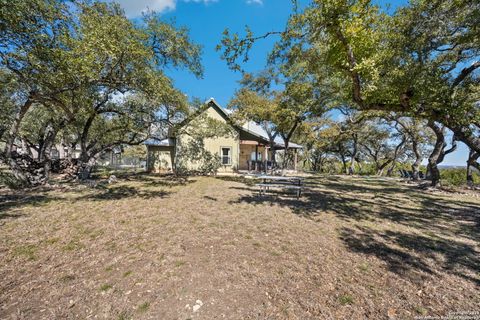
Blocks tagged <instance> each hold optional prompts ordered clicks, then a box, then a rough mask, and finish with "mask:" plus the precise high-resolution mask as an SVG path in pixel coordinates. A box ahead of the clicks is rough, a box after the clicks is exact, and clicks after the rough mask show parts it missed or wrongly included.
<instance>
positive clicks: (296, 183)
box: [256, 175, 304, 199]
mask: <svg viewBox="0 0 480 320" xmlns="http://www.w3.org/2000/svg"><path fill="white" fill-rule="evenodd" d="M257 178H259V179H262V180H263V183H259V184H257V185H256V186H257V187H259V188H260V195H261V194H262V193H263V194H266V192H267V190H270V188H272V189H287V190H295V192H296V196H297V199H299V198H300V196H301V194H302V190H303V189H304V187H303V180H304V179H303V178H301V177H285V176H268V175H261V176H258V177H257ZM275 182H277V183H275Z"/></svg>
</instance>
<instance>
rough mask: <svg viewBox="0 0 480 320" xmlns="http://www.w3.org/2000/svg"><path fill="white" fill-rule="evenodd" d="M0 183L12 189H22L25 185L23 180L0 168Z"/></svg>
mask: <svg viewBox="0 0 480 320" xmlns="http://www.w3.org/2000/svg"><path fill="white" fill-rule="evenodd" d="M0 185H4V186H7V187H8V188H10V189H13V190H17V189H22V188H25V187H26V186H27V184H26V183H25V181H22V180H19V179H18V178H16V177H15V175H13V174H12V173H11V172H9V171H7V170H0Z"/></svg>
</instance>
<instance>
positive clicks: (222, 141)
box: [176, 106, 240, 172]
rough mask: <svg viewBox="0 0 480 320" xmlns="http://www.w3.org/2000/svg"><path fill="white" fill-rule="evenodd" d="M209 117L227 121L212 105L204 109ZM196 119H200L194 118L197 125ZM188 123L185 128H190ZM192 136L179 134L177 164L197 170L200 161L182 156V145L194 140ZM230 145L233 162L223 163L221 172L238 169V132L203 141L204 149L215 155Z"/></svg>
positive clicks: (193, 122)
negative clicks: (185, 158) (187, 159)
mask: <svg viewBox="0 0 480 320" xmlns="http://www.w3.org/2000/svg"><path fill="white" fill-rule="evenodd" d="M204 112H205V113H206V114H207V116H208V117H210V118H213V119H215V120H217V121H221V122H222V123H227V122H226V120H225V119H224V118H223V117H222V116H221V115H220V114H219V113H218V112H217V111H216V110H215V109H214V108H213V107H212V106H210V107H208V108H207V109H206V110H205V111H204ZM196 121H199V120H198V119H193V120H192V122H191V125H196V124H198V123H196ZM188 126H189V125H187V126H186V127H185V130H188ZM192 139H193V138H192V137H191V136H189V135H188V134H182V133H180V134H178V135H177V137H176V150H177V155H178V157H177V166H178V167H182V168H185V169H187V170H197V169H198V168H199V165H200V163H199V162H195V161H185V160H184V159H182V157H181V153H182V151H181V150H182V147H185V146H186V145H188V144H189V143H191V142H192ZM222 147H228V148H230V149H231V164H230V165H222V167H220V169H219V170H218V171H219V172H232V171H236V170H238V165H239V149H240V138H239V134H238V132H235V134H234V135H233V136H232V135H229V136H226V137H215V138H207V139H204V141H203V149H204V150H206V151H208V152H210V153H212V154H213V155H217V156H221V148H222Z"/></svg>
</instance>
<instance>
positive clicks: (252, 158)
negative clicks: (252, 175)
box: [250, 151, 262, 161]
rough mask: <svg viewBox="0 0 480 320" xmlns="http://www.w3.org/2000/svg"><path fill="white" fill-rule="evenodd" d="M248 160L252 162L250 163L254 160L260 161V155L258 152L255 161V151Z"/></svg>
mask: <svg viewBox="0 0 480 320" xmlns="http://www.w3.org/2000/svg"><path fill="white" fill-rule="evenodd" d="M250 160H252V161H255V160H258V161H262V153H261V152H258V154H257V159H255V151H252V153H251V154H250Z"/></svg>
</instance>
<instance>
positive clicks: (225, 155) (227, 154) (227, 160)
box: [221, 147, 232, 165]
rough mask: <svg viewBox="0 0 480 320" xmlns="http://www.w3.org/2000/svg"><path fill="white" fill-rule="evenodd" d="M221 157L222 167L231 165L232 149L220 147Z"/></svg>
mask: <svg viewBox="0 0 480 320" xmlns="http://www.w3.org/2000/svg"><path fill="white" fill-rule="evenodd" d="M221 156H222V164H223V165H228V164H232V148H230V147H222V150H221Z"/></svg>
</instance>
